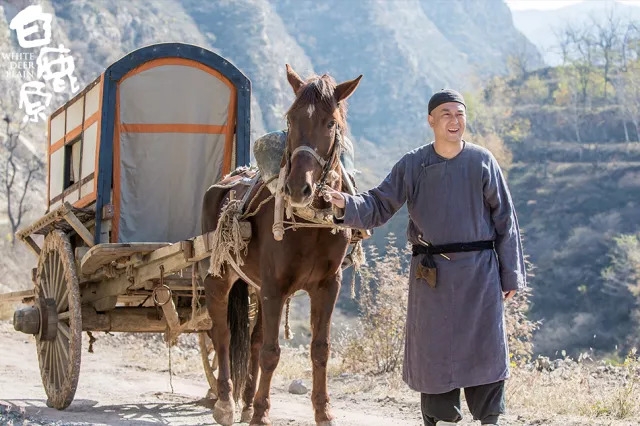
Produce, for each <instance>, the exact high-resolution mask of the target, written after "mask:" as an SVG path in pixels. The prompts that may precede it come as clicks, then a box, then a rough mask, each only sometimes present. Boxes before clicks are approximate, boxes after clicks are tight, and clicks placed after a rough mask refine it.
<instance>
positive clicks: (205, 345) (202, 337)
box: [198, 331, 218, 399]
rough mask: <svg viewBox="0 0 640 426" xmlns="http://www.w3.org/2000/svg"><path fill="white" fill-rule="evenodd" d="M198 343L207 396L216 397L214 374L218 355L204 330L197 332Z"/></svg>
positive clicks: (216, 381) (216, 368) (216, 387)
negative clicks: (207, 388) (205, 377)
mask: <svg viewBox="0 0 640 426" xmlns="http://www.w3.org/2000/svg"><path fill="white" fill-rule="evenodd" d="M198 343H199V344H200V356H201V357H202V365H203V367H204V374H205V376H207V382H209V392H207V397H209V398H211V399H218V378H217V377H216V374H215V373H216V371H217V370H218V356H217V355H216V352H215V351H214V350H213V342H212V341H211V338H209V334H208V333H207V332H206V331H201V332H199V333H198Z"/></svg>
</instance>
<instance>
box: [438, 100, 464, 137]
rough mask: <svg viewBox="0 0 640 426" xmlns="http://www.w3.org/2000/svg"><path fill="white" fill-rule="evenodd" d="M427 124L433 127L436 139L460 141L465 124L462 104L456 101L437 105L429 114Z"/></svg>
mask: <svg viewBox="0 0 640 426" xmlns="http://www.w3.org/2000/svg"><path fill="white" fill-rule="evenodd" d="M429 126H431V128H432V129H433V133H434V135H435V138H436V140H442V141H446V142H461V141H462V135H463V134H464V130H465V128H466V126H467V115H466V110H465V107H464V105H462V104H460V103H458V102H446V103H444V104H442V105H438V106H437V107H436V108H434V109H433V111H431V114H429Z"/></svg>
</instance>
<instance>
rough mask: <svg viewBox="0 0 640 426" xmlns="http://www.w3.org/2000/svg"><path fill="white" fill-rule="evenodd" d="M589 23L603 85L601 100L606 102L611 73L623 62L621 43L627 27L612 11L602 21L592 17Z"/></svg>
mask: <svg viewBox="0 0 640 426" xmlns="http://www.w3.org/2000/svg"><path fill="white" fill-rule="evenodd" d="M591 23H592V24H593V31H594V42H595V46H596V49H597V54H598V58H597V59H598V62H599V64H598V65H599V66H600V67H601V71H602V77H603V83H604V94H603V98H604V101H605V102H606V101H607V86H608V84H609V83H612V81H611V73H612V71H613V70H614V68H615V67H616V66H617V65H619V64H620V62H622V60H623V50H624V46H623V42H624V40H625V36H626V33H627V28H628V25H625V23H624V22H623V20H622V18H621V17H620V16H619V15H616V13H615V11H614V9H609V10H608V11H607V12H606V16H605V18H604V19H601V18H600V17H596V16H594V15H592V16H591Z"/></svg>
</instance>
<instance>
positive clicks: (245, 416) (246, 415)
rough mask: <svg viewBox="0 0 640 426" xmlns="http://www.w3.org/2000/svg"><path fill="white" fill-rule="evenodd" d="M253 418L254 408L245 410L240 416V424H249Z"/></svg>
mask: <svg viewBox="0 0 640 426" xmlns="http://www.w3.org/2000/svg"><path fill="white" fill-rule="evenodd" d="M252 418H253V408H245V409H244V410H242V414H241V415H240V423H249V422H250V421H251V419H252Z"/></svg>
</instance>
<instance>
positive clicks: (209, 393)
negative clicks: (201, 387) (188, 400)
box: [205, 389, 218, 402]
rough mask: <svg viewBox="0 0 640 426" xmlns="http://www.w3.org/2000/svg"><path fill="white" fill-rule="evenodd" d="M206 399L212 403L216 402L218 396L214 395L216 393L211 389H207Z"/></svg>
mask: <svg viewBox="0 0 640 426" xmlns="http://www.w3.org/2000/svg"><path fill="white" fill-rule="evenodd" d="M205 398H206V399H210V400H211V401H213V402H216V401H217V400H218V395H217V394H216V392H214V391H213V389H209V390H208V391H207V395H206V396H205Z"/></svg>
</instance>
